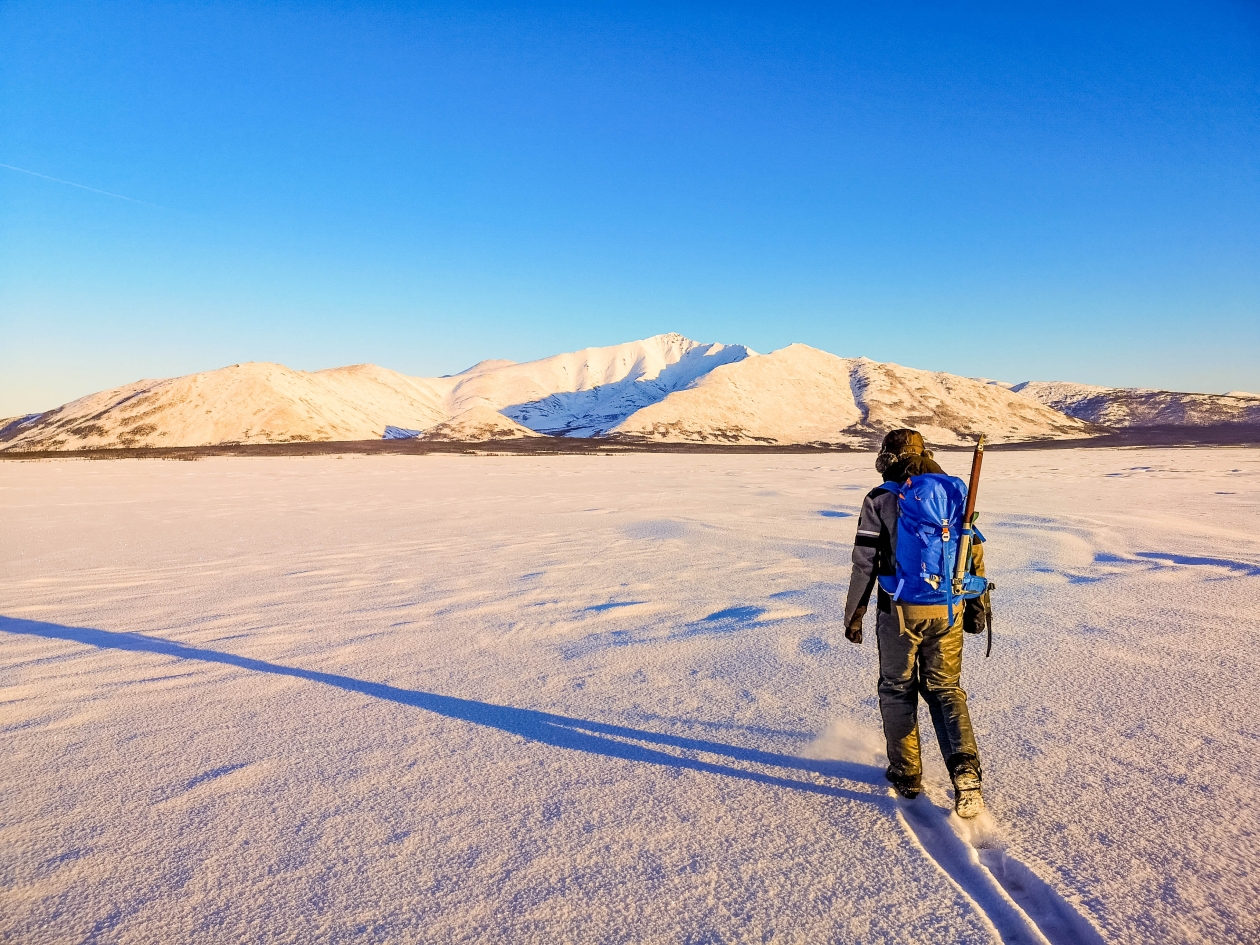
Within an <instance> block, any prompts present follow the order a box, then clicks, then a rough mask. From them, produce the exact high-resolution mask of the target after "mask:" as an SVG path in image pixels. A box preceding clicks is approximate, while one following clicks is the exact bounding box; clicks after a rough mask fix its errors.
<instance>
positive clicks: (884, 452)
mask: <svg viewBox="0 0 1260 945" xmlns="http://www.w3.org/2000/svg"><path fill="white" fill-rule="evenodd" d="M919 455H922V456H926V457H927V458H928V459H931V458H932V451H931V450H929V449H926V448H925V447H924V445H923V435H922V434H920V433H919V431H918V430H910V429H901V430H892V431H891V432H889V433H887V434H885V436H884V443H883V445H882V446H880V448H879V455H878V456H876V457H875V471H876V472H877V473H879V474H880V475H881V476H882V475H883V474H884V473H886V472H887V471H888V469H889V467H890V466H892V464H893V463H895V462H897V460H899V459H905V458H906V457H907V456H919Z"/></svg>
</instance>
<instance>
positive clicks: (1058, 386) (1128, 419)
mask: <svg viewBox="0 0 1260 945" xmlns="http://www.w3.org/2000/svg"><path fill="white" fill-rule="evenodd" d="M1011 390H1013V391H1016V392H1018V393H1020V394H1023V395H1024V396H1025V397H1029V398H1031V399H1033V400H1036V401H1038V402H1039V403H1043V404H1045V405H1047V406H1049V407H1053V408H1054V409H1055V410H1058V411H1061V412H1062V413H1065V414H1067V415H1068V416H1070V417H1077V418H1078V419H1081V420H1085V421H1087V422H1089V423H1098V424H1102V425H1104V426H1109V427H1152V426H1210V425H1216V424H1224V423H1238V424H1260V396H1258V395H1256V394H1249V393H1246V392H1244V391H1233V392H1231V393H1229V394H1187V393H1179V392H1177V391H1167V390H1148V389H1145V388H1140V387H1096V386H1094V385H1092V384H1072V383H1069V382H1065V381H1025V382H1024V383H1022V384H1015V385H1014V386H1012V387H1011Z"/></svg>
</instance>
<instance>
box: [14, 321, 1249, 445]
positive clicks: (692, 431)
mask: <svg viewBox="0 0 1260 945" xmlns="http://www.w3.org/2000/svg"><path fill="white" fill-rule="evenodd" d="M1138 395H1141V396H1140V397H1139V396H1138ZM1100 398H1101V400H1100ZM1126 398H1127V399H1126ZM1135 398H1136V399H1135ZM1143 398H1144V399H1143ZM1177 398H1181V400H1178V399H1177ZM1186 398H1189V400H1186ZM1139 401H1140V402H1139ZM1191 401H1193V403H1191ZM1186 404H1190V407H1186ZM1117 405H1118V406H1117ZM1178 405H1180V406H1178ZM1191 408H1193V409H1191ZM1226 408H1229V409H1230V410H1233V411H1234V413H1230V412H1229V410H1226ZM1253 408H1254V410H1253ZM1144 411H1145V412H1144ZM1240 411H1241V412H1240ZM1224 415H1229V416H1234V415H1238V416H1241V417H1243V419H1242V420H1240V421H1239V422H1247V423H1249V422H1252V420H1251V419H1250V418H1251V417H1253V416H1254V417H1255V422H1258V423H1260V397H1254V396H1252V395H1244V394H1241V393H1239V394H1234V395H1207V394H1203V395H1191V394H1176V393H1174V392H1167V391H1136V392H1135V391H1133V390H1128V389H1120V388H1101V387H1094V386H1090V385H1072V384H1068V383H1065V382H1035V381H1033V382H1024V383H1022V384H1006V383H1002V382H998V381H990V380H986V379H974V378H967V377H962V376H960V375H955V374H949V373H947V372H940V371H935V372H933V371H922V370H918V369H916V368H908V367H904V366H902V365H897V364H892V363H887V362H878V361H872V360H870V359H869V358H863V357H859V358H844V357H840V356H838V355H834V354H831V353H829V352H826V351H822V350H820V349H817V348H812V347H810V346H808V345H804V344H799V343H798V344H792V345H788V346H787V347H785V348H780V349H778V350H777V351H774V352H771V353H770V354H764V355H763V354H758V353H757V352H756V351H753V350H752V349H750V348H748V347H746V346H743V345H735V344H721V343H716V342H698V341H693V340H691V339H689V338H686V337H684V336H683V335H680V334H677V333H668V334H661V335H653V336H652V337H650V338H645V339H641V340H638V341H632V342H626V343H624V344H621V345H610V346H605V347H596V348H583V349H581V350H578V351H571V352H565V353H562V354H558V355H553V356H551V357H548V358H540V359H538V360H535V361H528V362H523V363H517V362H514V361H509V360H504V359H490V360H484V361H479V362H477V363H476V364H474V365H472V366H471V367H469V368H466V369H465V370H464V371H461V372H460V373H458V374H453V375H446V376H443V377H427V378H425V377H412V376H410V375H405V374H401V373H398V372H396V371H391V370H389V369H388V368H384V367H381V366H379V365H375V364H353V365H346V366H343V367H335V368H325V369H323V370H319V371H312V372H306V371H296V370H293V369H290V368H288V367H285V366H284V365H281V364H273V363H270V362H247V363H243V364H234V365H229V366H227V367H224V368H219V369H217V370H214V371H205V372H200V373H197V374H190V375H184V376H182V377H176V378H164V379H152V378H150V379H145V380H141V381H136V382H134V383H132V384H127V385H123V386H121V387H117V388H113V389H110V390H107V391H98V392H96V393H93V394H88V395H86V396H85V397H81V398H78V399H77V400H73V401H71V402H69V403H67V404H63V405H62V406H60V407H57V408H55V409H54V410H50V411H45V412H44V413H41V414H31V415H27V416H25V417H17V418H11V419H10V420H7V421H0V449H5V450H74V449H101V448H127V447H163V446H211V445H224V444H236V443H293V442H307V441H338V440H340V441H352V440H367V439H380V438H382V437H384V436H388V437H399V436H404V437H405V436H412V435H415V436H420V437H430V438H434V439H446V440H468V441H477V440H492V439H501V438H505V437H506V438H514V437H516V438H519V437H533V436H538V435H540V434H541V435H550V436H566V437H603V436H609V437H618V438H627V439H639V440H656V441H664V442H684V443H685V442H694V443H706V442H708V443H747V444H767V445H770V444H823V445H836V446H850V447H854V446H870V445H873V444H874V443H877V442H878V439H879V437H880V436H881V435H882V434H883V432H885V431H887V430H888V429H891V428H894V427H897V426H916V427H917V428H919V429H920V430H921V431H922V432H923V433H924V435H925V436H926V437H927V438H928V440H929V441H930V442H933V443H935V444H937V445H941V446H948V445H955V444H961V443H964V442H968V441H970V440H971V439H974V437H975V435H976V434H978V433H980V432H984V433H986V434H987V435H988V436H989V438H990V440H991V441H993V442H1025V441H1036V440H1053V439H1073V438H1082V437H1090V436H1094V435H1097V434H1099V433H1101V432H1105V429H1106V427H1105V426H1103V424H1104V423H1106V424H1108V425H1112V426H1115V425H1124V424H1125V423H1128V424H1130V425H1134V424H1140V423H1144V422H1149V423H1163V424H1167V423H1168V422H1169V420H1168V418H1169V417H1181V419H1182V422H1185V423H1190V424H1194V423H1209V422H1210V423H1219V422H1220V420H1219V417H1221V416H1224ZM1150 418H1155V419H1150Z"/></svg>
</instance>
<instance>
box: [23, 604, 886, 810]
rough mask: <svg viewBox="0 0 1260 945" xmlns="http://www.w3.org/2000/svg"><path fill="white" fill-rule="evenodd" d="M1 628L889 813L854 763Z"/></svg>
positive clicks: (213, 655)
mask: <svg viewBox="0 0 1260 945" xmlns="http://www.w3.org/2000/svg"><path fill="white" fill-rule="evenodd" d="M0 630H3V631H4V632H5V633H12V634H24V635H28V636H37V637H44V638H45V639H49V640H67V641H70V642H72V643H81V644H84V645H85V646H94V647H97V648H98V649H102V650H123V651H128V652H142V653H155V654H158V655H159V656H173V657H176V658H177V659H184V660H199V661H201V662H206V663H222V664H224V665H226V666H235V667H237V668H238V669H247V670H250V671H252V672H258V673H271V674H273V675H276V676H292V677H294V678H295V679H305V680H308V681H310V682H317V683H323V684H324V685H326V686H333V687H335V688H337V689H344V690H346V691H347V692H355V693H359V694H360V695H365V696H371V697H372V698H374V699H385V700H387V701H389V702H397V703H400V704H402V705H408V706H413V707H415V708H417V709H424V710H426V711H429V712H435V713H437V714H438V715H443V716H446V717H447V718H451V719H460V720H462V721H465V722H471V723H473V724H475V725H484V726H486V727H488V728H495V729H498V730H499V731H502V732H509V733H511V734H513V735H519V736H520V737H522V738H526V739H529V740H530V741H536V742H541V743H543V744H545V745H552V746H554V747H556V748H567V749H570V750H572V751H584V752H588V753H590V754H593V755H604V756H605V757H608V758H620V759H622V760H625V761H637V762H640V763H642V764H654V765H662V766H664V767H668V768H687V769H689V770H691V771H702V772H705V773H707V774H717V775H721V776H723V777H729V778H738V779H740V780H743V781H753V782H756V783H758V784H765V785H769V786H772V787H781V788H789V789H791V790H794V791H804V792H807V793H809V794H821V795H824V796H827V797H838V798H845V799H847V800H855V801H862V802H864V803H868V804H874V805H876V806H879V807H883V808H886V809H887V810H888V811H889V812H890V813H891V812H892V810H893V806H892V804H893V802H892V799H891V798H889V797H887V796H885V795H884V793H883V791H882V790H881V787H882V785H883V772H882V771H880V770H879V769H878V768H876V767H874V766H872V765H863V764H857V763H855V762H848V761H815V760H811V759H806V758H797V757H795V756H793V755H784V754H780V753H778V752H772V751H761V750H758V749H755V748H741V747H738V746H735V745H724V744H722V743H720V742H711V741H706V740H703V739H698V738H681V737H679V736H676V735H663V734H661V733H659V732H648V731H643V730H641V729H636V728H629V727H626V726H624V725H608V724H606V723H603V722H592V721H589V720H587V719H573V718H569V717H567V716H563V715H554V714H552V713H550V712H536V711H534V710H533V709H517V708H514V707H512V706H503V705H495V704H493V703H490V702H478V701H476V700H474V699H460V698H458V697H455V696H441V695H437V694H436V693H432V692H421V691H419V690H415V689H399V688H398V687H396V686H387V685H384V684H382V683H374V682H367V681H365V680H362V679H354V678H352V677H350V676H339V675H336V674H335V673H321V672H316V671H314V670H309V669H298V668H297V667H293V666H281V665H279V664H277V663H268V662H265V661H263V660H256V659H250V658H249V657H246V656H236V655H235V654H232V653H222V652H219V651H218V650H204V649H200V648H198V647H192V646H186V645H184V644H182V643H174V642H172V641H170V640H163V639H161V638H160V637H150V636H145V635H143V634H140V633H116V632H114V631H111V630H96V629H93V628H91V627H64V626H61V625H60V624H55V623H42V622H40V621H36V620H20V619H17V618H14V617H4V616H0ZM619 739H630V740H631V741H636V742H646V743H648V744H651V745H662V746H668V747H670V748H676V749H679V750H682V751H692V752H703V753H704V754H709V755H718V756H720V757H724V758H730V759H732V760H734V761H742V762H749V763H753V764H759V765H767V766H770V767H777V768H786V769H789V770H794V771H804V772H809V773H815V774H824V775H829V776H831V777H836V778H843V779H845V780H847V781H854V782H858V783H861V784H868V785H871V786H872V787H873V788H874V791H873V792H872V793H865V792H859V791H850V790H847V789H845V788H839V787H833V786H830V785H825V784H815V783H812V782H809V781H800V780H797V779H795V778H785V777H781V776H778V775H770V774H763V773H761V772H759V771H747V770H744V769H742V768H733V767H731V766H729V765H724V764H716V763H713V762H709V761H701V760H700V759H698V758H686V757H680V756H678V755H673V754H670V753H668V752H664V751H658V750H656V749H654V748H648V747H644V746H643V745H635V744H630V743H629V742H626V741H620V740H619Z"/></svg>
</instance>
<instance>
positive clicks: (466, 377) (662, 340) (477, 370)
mask: <svg viewBox="0 0 1260 945" xmlns="http://www.w3.org/2000/svg"><path fill="white" fill-rule="evenodd" d="M750 354H752V352H750V351H749V350H748V349H747V348H745V347H744V346H743V345H721V344H701V343H700V342H696V341H692V340H691V339H689V338H684V337H683V336H682V335H679V334H668V335H655V336H653V337H651V338H646V339H644V340H643V341H632V342H629V343H628V344H622V345H613V346H611V347H607V348H586V349H584V350H582V351H573V352H570V353H568V354H558V355H556V356H554V357H550V358H543V359H542V360H539V361H530V362H529V363H527V364H512V363H510V362H507V363H504V362H483V363H482V364H479V365H476V366H474V367H472V368H469V370H467V371H465V372H464V373H463V374H457V375H455V376H454V377H449V378H433V379H430V380H429V381H428V383H429V384H431V385H433V386H434V387H435V388H437V389H439V390H442V391H443V393H444V394H445V405H446V408H447V410H449V411H450V412H451V413H456V412H459V411H462V410H465V409H467V408H468V407H470V406H476V405H485V406H489V407H492V408H494V409H495V410H501V411H502V412H503V413H504V414H506V415H507V416H509V417H511V418H512V419H513V420H516V421H518V422H519V423H522V424H524V425H525V426H527V427H529V428H531V429H533V430H537V431H538V432H540V433H549V434H553V435H556V434H559V435H565V436H598V435H599V434H601V433H604V432H605V431H607V430H609V429H611V428H612V427H614V426H616V425H617V424H619V423H621V422H622V421H624V420H625V419H626V418H627V417H629V416H630V415H631V414H633V413H634V412H635V411H636V410H639V409H640V408H641V407H644V406H647V405H648V404H653V403H656V402H657V401H660V400H662V399H663V398H665V397H666V396H667V395H669V394H670V393H672V392H673V391H676V390H679V389H681V388H683V387H686V386H687V385H688V384H690V383H691V382H692V381H694V380H695V379H696V378H698V377H703V376H704V375H705V374H707V373H708V372H709V371H712V370H713V369H714V368H716V367H718V366H720V365H723V364H730V363H731V362H734V361H740V360H742V359H744V358H747V357H748V356H749V355H750Z"/></svg>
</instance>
